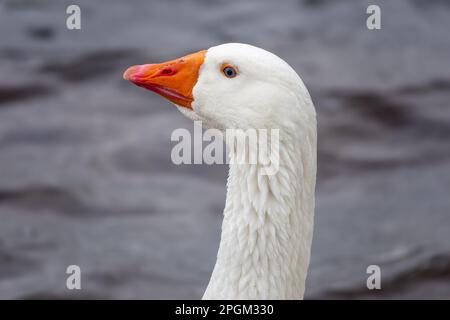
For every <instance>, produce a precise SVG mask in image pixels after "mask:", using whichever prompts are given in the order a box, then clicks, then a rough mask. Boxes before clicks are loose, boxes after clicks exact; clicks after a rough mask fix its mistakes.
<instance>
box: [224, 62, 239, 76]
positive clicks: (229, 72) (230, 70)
mask: <svg viewBox="0 0 450 320" xmlns="http://www.w3.org/2000/svg"><path fill="white" fill-rule="evenodd" d="M222 72H223V74H224V75H225V77H227V78H234V77H236V76H237V74H238V73H237V70H236V68H235V67H233V66H232V65H229V64H227V65H225V66H223V67H222Z"/></svg>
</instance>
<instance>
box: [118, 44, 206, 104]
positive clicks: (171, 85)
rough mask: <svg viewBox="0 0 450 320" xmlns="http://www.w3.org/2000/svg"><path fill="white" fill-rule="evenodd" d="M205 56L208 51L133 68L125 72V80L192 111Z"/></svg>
mask: <svg viewBox="0 0 450 320" xmlns="http://www.w3.org/2000/svg"><path fill="white" fill-rule="evenodd" d="M205 55H206V50H203V51H199V52H196V53H193V54H190V55H187V56H184V57H182V58H179V59H175V60H172V61H168V62H163V63H159V64H144V65H140V66H133V67H130V68H128V69H127V70H126V71H125V73H124V74H123V78H124V79H125V80H129V81H131V82H133V83H134V84H136V85H138V86H140V87H143V88H146V89H148V90H151V91H153V92H156V93H158V94H159V95H161V96H163V97H164V98H166V99H168V100H170V101H172V102H173V103H175V104H177V105H180V106H183V107H185V108H189V109H192V107H191V103H192V101H193V100H194V98H193V96H192V89H193V88H194V86H195V84H196V83H197V79H198V75H199V71H200V67H201V65H202V64H203V61H204V60H205Z"/></svg>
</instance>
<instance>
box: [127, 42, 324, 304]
mask: <svg viewBox="0 0 450 320" xmlns="http://www.w3.org/2000/svg"><path fill="white" fill-rule="evenodd" d="M124 79H126V80H130V81H131V82H133V83H135V84H136V85H138V86H141V87H144V88H147V89H149V90H151V91H154V92H156V93H158V94H160V95H162V96H163V97H165V98H167V99H168V100H170V101H171V102H173V103H174V104H175V105H176V106H177V108H178V109H179V110H180V111H181V112H182V113H183V114H185V115H186V116H187V117H189V118H191V119H193V120H201V121H203V124H204V125H205V126H207V127H212V128H217V129H220V130H225V129H227V128H232V129H244V130H247V129H249V128H253V129H264V128H265V129H273V128H278V129H279V130H280V131H279V169H278V171H277V172H276V173H275V174H274V175H266V174H264V173H263V172H262V170H264V169H263V166H262V165H261V164H260V163H256V164H238V163H237V161H235V163H233V157H237V156H239V155H238V154H236V153H233V152H230V157H231V158H232V159H231V161H230V169H229V177H228V183H227V199H226V204H225V209H224V219H223V224H222V236H221V241H220V247H219V252H218V254H217V262H216V265H215V267H214V271H213V273H212V276H211V279H210V282H209V285H208V287H207V289H206V292H205V293H204V296H203V299H302V298H303V294H304V291H305V279H306V274H307V270H308V265H309V260H310V250H311V241H312V234H313V223H314V203H315V201H314V192H315V183H316V167H317V166H316V153H317V151H316V140H317V131H316V113H315V109H314V106H313V103H312V101H311V98H310V95H309V93H308V91H307V89H306V87H305V85H304V84H303V82H302V80H301V79H300V77H299V76H298V75H297V73H296V72H295V71H294V70H293V69H292V68H291V67H290V66H289V65H288V64H287V63H286V62H284V61H283V60H282V59H280V58H279V57H277V56H276V55H274V54H272V53H270V52H267V51H265V50H263V49H260V48H256V47H253V46H250V45H245V44H238V43H229V44H223V45H219V46H216V47H212V48H210V49H208V50H204V51H200V52H197V53H194V54H190V55H187V56H185V57H182V58H179V59H176V60H172V61H169V62H165V63H160V64H147V65H141V66H133V67H130V68H129V69H128V70H127V71H126V72H125V73H124ZM230 147H231V148H233V147H232V146H230V145H229V148H230Z"/></svg>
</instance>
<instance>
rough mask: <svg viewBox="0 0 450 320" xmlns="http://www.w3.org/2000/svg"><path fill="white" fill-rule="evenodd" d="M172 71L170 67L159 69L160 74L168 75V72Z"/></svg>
mask: <svg viewBox="0 0 450 320" xmlns="http://www.w3.org/2000/svg"><path fill="white" fill-rule="evenodd" d="M172 73H173V70H172V69H171V68H164V69H162V70H161V74H162V75H166V76H167V75H170V74H172Z"/></svg>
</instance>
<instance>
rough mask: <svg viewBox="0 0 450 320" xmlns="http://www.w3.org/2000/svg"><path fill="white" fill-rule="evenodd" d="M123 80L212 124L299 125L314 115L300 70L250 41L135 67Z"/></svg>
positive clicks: (226, 126) (230, 126)
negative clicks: (163, 98) (249, 43)
mask: <svg viewBox="0 0 450 320" xmlns="http://www.w3.org/2000/svg"><path fill="white" fill-rule="evenodd" d="M124 79H126V80H129V81H131V82H132V83H134V84H136V85H138V86H141V87H144V88H146V89H148V90H151V91H153V92H156V93H158V94H160V95H161V96H163V97H165V98H166V99H168V100H170V101H171V102H172V103H173V104H175V106H176V107H177V108H178V109H179V110H180V111H181V112H182V113H183V114H184V115H186V116H187V117H188V118H190V119H192V120H200V121H202V123H203V125H204V126H205V127H209V128H216V129H220V130H225V129H244V130H246V129H250V128H251V129H262V128H289V127H292V128H295V127H296V126H297V125H298V123H299V121H302V119H306V118H308V117H309V116H314V108H311V107H310V106H309V105H312V104H311V103H310V98H309V94H308V91H307V90H306V88H305V86H304V85H303V82H302V80H301V79H300V77H299V76H298V75H297V73H296V72H295V71H294V70H293V69H292V68H291V67H290V66H289V65H288V64H287V63H286V62H285V61H283V60H282V59H281V58H279V57H278V56H276V55H274V54H272V53H270V52H268V51H266V50H263V49H260V48H257V47H254V46H251V45H247V44H239V43H228V44H222V45H219V46H215V47H211V48H209V49H208V50H202V51H199V52H196V53H193V54H190V55H187V56H184V57H181V58H178V59H175V60H171V61H167V62H163V63H158V64H144V65H138V66H132V67H130V68H128V69H127V70H126V71H125V73H124Z"/></svg>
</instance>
